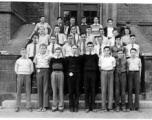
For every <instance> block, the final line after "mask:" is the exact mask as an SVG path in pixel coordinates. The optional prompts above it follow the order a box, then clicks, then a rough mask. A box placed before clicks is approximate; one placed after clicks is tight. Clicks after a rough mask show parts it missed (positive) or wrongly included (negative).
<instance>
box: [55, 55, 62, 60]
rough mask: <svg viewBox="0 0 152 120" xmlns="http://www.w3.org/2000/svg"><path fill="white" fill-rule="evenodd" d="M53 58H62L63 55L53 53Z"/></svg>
mask: <svg viewBox="0 0 152 120" xmlns="http://www.w3.org/2000/svg"><path fill="white" fill-rule="evenodd" d="M53 58H55V59H57V58H62V56H61V55H60V56H59V57H57V56H56V55H53Z"/></svg>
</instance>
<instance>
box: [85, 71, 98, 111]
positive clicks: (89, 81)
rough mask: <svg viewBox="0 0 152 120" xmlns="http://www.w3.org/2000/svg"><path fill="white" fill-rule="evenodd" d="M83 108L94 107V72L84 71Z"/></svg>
mask: <svg viewBox="0 0 152 120" xmlns="http://www.w3.org/2000/svg"><path fill="white" fill-rule="evenodd" d="M84 76H85V77H84V80H85V82H84V84H85V108H86V109H95V86H96V72H95V71H85V73H84Z"/></svg>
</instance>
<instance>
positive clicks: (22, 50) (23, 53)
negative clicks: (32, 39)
mask: <svg viewBox="0 0 152 120" xmlns="http://www.w3.org/2000/svg"><path fill="white" fill-rule="evenodd" d="M26 54H27V51H26V49H25V48H22V49H21V55H22V57H23V58H25V57H26Z"/></svg>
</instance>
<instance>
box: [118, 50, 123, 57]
mask: <svg viewBox="0 0 152 120" xmlns="http://www.w3.org/2000/svg"><path fill="white" fill-rule="evenodd" d="M117 53H118V54H117V56H118V58H120V59H121V58H123V56H124V53H123V50H122V49H118V51H117Z"/></svg>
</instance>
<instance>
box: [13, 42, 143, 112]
mask: <svg viewBox="0 0 152 120" xmlns="http://www.w3.org/2000/svg"><path fill="white" fill-rule="evenodd" d="M87 48H88V51H87V52H86V54H84V55H79V54H78V50H79V49H78V46H77V45H73V46H72V55H70V56H68V57H65V58H63V57H62V50H61V48H60V47H57V48H56V49H55V54H54V56H51V57H50V56H49V55H48V54H47V52H46V50H47V46H46V45H45V44H41V45H40V53H39V54H37V55H36V56H35V58H34V60H33V61H34V63H35V66H36V78H37V88H38V107H39V108H38V112H41V111H42V112H45V111H46V109H47V108H48V107H49V93H48V82H49V76H50V77H51V85H52V90H53V102H52V112H55V111H56V110H59V111H60V112H63V110H64V96H63V95H64V94H63V90H64V89H63V86H64V77H65V76H64V73H67V79H68V88H69V109H70V112H78V107H79V93H80V92H79V86H80V82H81V81H80V80H81V75H82V74H81V73H82V72H83V73H84V87H85V112H86V113H88V112H89V111H90V110H92V111H93V112H97V110H96V109H95V107H96V106H95V85H96V78H97V77H96V72H97V70H98V69H100V73H101V77H100V80H101V99H102V102H101V103H102V108H101V109H102V112H106V111H107V110H108V111H110V112H113V107H112V106H113V98H114V97H115V106H116V107H115V110H116V111H117V112H119V111H120V109H121V110H122V111H124V112H125V111H130V110H133V109H135V110H137V111H141V110H140V109H139V83H140V74H141V60H140V59H139V58H138V57H136V52H137V50H136V49H135V48H132V49H131V50H130V52H131V58H128V59H127V60H126V59H125V57H124V54H123V51H122V50H121V49H119V50H118V51H117V52H118V57H117V58H116V59H115V58H114V57H112V56H111V55H110V47H109V46H105V47H104V56H100V58H98V55H97V54H95V53H94V52H93V43H92V42H88V43H87ZM21 55H22V57H21V58H19V59H18V60H17V61H16V64H15V72H16V74H17V75H18V78H17V99H16V108H15V111H16V112H18V111H19V107H20V104H21V90H22V87H23V81H24V79H26V86H25V87H26V95H27V109H28V110H29V111H30V112H31V111H32V107H31V98H30V93H31V78H30V75H31V74H32V72H33V63H32V61H31V60H30V59H28V58H27V56H26V49H24V48H23V49H21ZM98 66H99V67H98ZM65 71H66V72H65ZM50 73H51V74H50ZM127 74H128V82H127ZM127 83H128V107H126V103H125V102H126V101H125V93H126V86H127ZM114 85H115V88H114ZM133 88H135V104H133V98H132V92H133ZM113 96H114V97H113ZM58 98H59V100H58ZM106 98H107V99H106ZM120 98H121V103H120ZM58 101H59V102H58ZM106 101H107V102H108V106H106Z"/></svg>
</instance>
